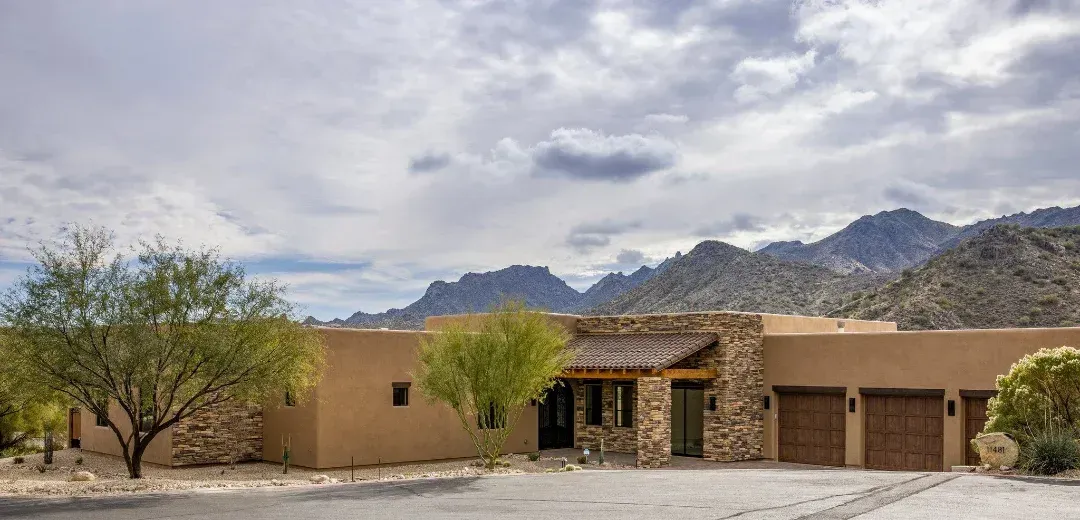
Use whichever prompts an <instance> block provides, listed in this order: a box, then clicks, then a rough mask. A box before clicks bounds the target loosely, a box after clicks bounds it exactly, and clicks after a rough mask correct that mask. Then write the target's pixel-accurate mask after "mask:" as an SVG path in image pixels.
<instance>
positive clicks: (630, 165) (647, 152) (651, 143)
mask: <svg viewBox="0 0 1080 520" xmlns="http://www.w3.org/2000/svg"><path fill="white" fill-rule="evenodd" d="M529 152H530V156H531V158H532V160H533V164H534V168H535V172H536V173H539V174H555V175H565V176H568V177H573V178H577V179H583V180H594V181H611V182H628V181H633V180H635V179H638V178H640V177H643V176H645V175H648V174H650V173H654V172H658V171H660V170H664V169H667V168H670V167H672V166H674V165H675V163H676V162H677V161H678V156H679V154H678V148H677V147H676V146H675V144H674V143H672V142H671V141H668V140H667V139H664V138H662V137H660V136H655V135H650V136H644V135H640V134H630V135H611V136H608V135H603V134H600V133H598V132H593V131H592V130H588V129H559V130H556V131H554V132H552V133H551V139H550V140H547V141H541V142H540V143H537V144H536V145H535V146H533V147H532V148H530V150H529Z"/></svg>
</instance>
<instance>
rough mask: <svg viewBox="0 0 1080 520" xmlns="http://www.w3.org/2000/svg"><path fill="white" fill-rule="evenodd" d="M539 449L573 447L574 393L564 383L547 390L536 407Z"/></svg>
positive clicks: (561, 382)
mask: <svg viewBox="0 0 1080 520" xmlns="http://www.w3.org/2000/svg"><path fill="white" fill-rule="evenodd" d="M537 413H538V415H539V417H537V419H538V422H539V424H540V433H539V437H540V438H539V442H540V449H542V450H550V449H555V448H573V447H574V392H573V390H571V389H570V385H569V384H567V383H566V382H565V381H560V382H558V383H556V384H555V386H554V387H552V388H550V389H548V391H547V394H545V395H544V402H542V403H540V404H539V406H538V410H537Z"/></svg>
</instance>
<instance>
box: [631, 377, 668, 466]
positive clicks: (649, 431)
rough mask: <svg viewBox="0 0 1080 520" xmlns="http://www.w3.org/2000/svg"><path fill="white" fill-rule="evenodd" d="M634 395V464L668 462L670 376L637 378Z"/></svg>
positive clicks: (664, 463)
mask: <svg viewBox="0 0 1080 520" xmlns="http://www.w3.org/2000/svg"><path fill="white" fill-rule="evenodd" d="M636 397H637V401H636V403H635V404H636V406H635V409H634V414H635V416H636V417H635V423H636V424H637V465H638V467H640V468H659V467H661V466H666V465H668V463H669V462H671V380H670V379H667V378H662V377H643V378H640V379H638V380H637V396H636Z"/></svg>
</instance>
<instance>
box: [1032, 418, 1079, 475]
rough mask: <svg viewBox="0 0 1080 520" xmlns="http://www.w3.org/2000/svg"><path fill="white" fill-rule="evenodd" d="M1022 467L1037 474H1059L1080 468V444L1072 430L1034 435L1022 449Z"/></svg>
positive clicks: (1059, 430) (1058, 430) (1051, 431)
mask: <svg viewBox="0 0 1080 520" xmlns="http://www.w3.org/2000/svg"><path fill="white" fill-rule="evenodd" d="M1020 468H1021V469H1023V470H1024V471H1026V472H1028V473H1033V474H1036V475H1057V474H1058V473H1061V472H1062V471H1068V470H1070V469H1078V468H1080V444H1077V442H1076V439H1075V438H1074V437H1073V432H1072V431H1071V430H1065V429H1057V430H1050V431H1045V432H1042V433H1038V434H1036V435H1034V436H1032V437H1031V438H1030V439H1028V440H1027V442H1025V443H1024V444H1023V446H1022V447H1021V449H1020Z"/></svg>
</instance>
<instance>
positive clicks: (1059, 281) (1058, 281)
mask: <svg viewBox="0 0 1080 520" xmlns="http://www.w3.org/2000/svg"><path fill="white" fill-rule="evenodd" d="M1050 281H1051V282H1054V283H1055V284H1057V285H1060V286H1062V287H1065V286H1066V285H1069V279H1068V278H1065V277H1063V276H1059V277H1057V278H1054V279H1053V280H1050Z"/></svg>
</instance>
